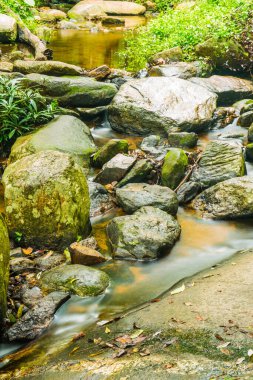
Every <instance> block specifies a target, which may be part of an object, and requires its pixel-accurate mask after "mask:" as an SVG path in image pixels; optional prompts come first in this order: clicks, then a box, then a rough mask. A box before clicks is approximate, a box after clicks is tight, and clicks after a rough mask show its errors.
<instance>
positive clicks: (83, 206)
mask: <svg viewBox="0 0 253 380" xmlns="http://www.w3.org/2000/svg"><path fill="white" fill-rule="evenodd" d="M2 180H3V184H4V187H5V193H4V196H5V212H6V219H7V224H8V228H9V232H10V233H11V235H12V236H15V233H16V232H19V233H21V234H22V239H23V242H24V245H25V246H31V247H37V248H39V249H42V248H44V247H49V248H51V249H54V248H64V247H66V246H68V245H69V244H70V243H72V242H73V241H76V239H77V237H78V236H82V235H87V233H88V232H89V227H90V225H89V208H90V200H89V193H88V186H87V182H86V179H85V176H84V174H83V171H82V168H81V167H80V166H79V165H77V163H76V162H75V161H74V160H73V158H72V157H71V156H70V155H68V154H65V153H61V152H57V151H44V152H39V153H36V154H32V155H30V156H27V157H24V158H22V159H21V160H18V161H16V162H14V163H13V164H11V165H9V166H8V167H7V169H6V170H5V172H4V175H3V179H2Z"/></svg>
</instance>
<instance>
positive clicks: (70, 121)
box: [9, 115, 97, 165]
mask: <svg viewBox="0 0 253 380" xmlns="http://www.w3.org/2000/svg"><path fill="white" fill-rule="evenodd" d="M96 149H97V148H96V146H95V143H94V140H93V137H92V135H91V132H90V129H89V127H88V126H87V125H86V124H84V123H83V122H82V121H81V120H79V119H78V118H76V117H74V116H68V115H63V116H57V117H56V118H54V119H53V120H52V121H50V122H49V123H48V124H46V125H45V126H44V127H42V128H40V129H39V130H38V131H35V132H34V133H31V134H28V135H25V136H22V137H19V138H18V139H17V140H16V142H15V144H14V145H13V146H12V149H11V154H10V157H9V162H10V163H12V162H15V161H17V160H19V159H21V158H23V157H25V156H28V155H31V154H34V153H37V152H41V151H45V150H55V151H60V152H64V153H68V154H70V155H72V157H74V158H75V159H76V161H77V162H78V163H80V164H84V163H85V162H86V165H88V164H89V157H90V155H91V154H92V153H94V152H95V151H96Z"/></svg>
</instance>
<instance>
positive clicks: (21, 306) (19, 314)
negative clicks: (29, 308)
mask: <svg viewBox="0 0 253 380" xmlns="http://www.w3.org/2000/svg"><path fill="white" fill-rule="evenodd" d="M23 309H24V305H20V306H19V308H18V312H17V319H19V318H21V317H22V314H23Z"/></svg>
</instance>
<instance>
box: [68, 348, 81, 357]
mask: <svg viewBox="0 0 253 380" xmlns="http://www.w3.org/2000/svg"><path fill="white" fill-rule="evenodd" d="M79 348H80V347H75V348H73V350H72V351H71V352H70V355H71V354H73V353H74V352H76V351H77V350H79Z"/></svg>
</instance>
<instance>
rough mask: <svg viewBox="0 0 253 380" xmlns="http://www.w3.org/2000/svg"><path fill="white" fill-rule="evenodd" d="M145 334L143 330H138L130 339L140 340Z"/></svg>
mask: <svg viewBox="0 0 253 380" xmlns="http://www.w3.org/2000/svg"><path fill="white" fill-rule="evenodd" d="M142 333H143V330H141V329H140V330H136V331H135V332H134V333H133V334H132V335H130V338H132V339H135V338H138V336H140V335H141V334H142Z"/></svg>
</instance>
